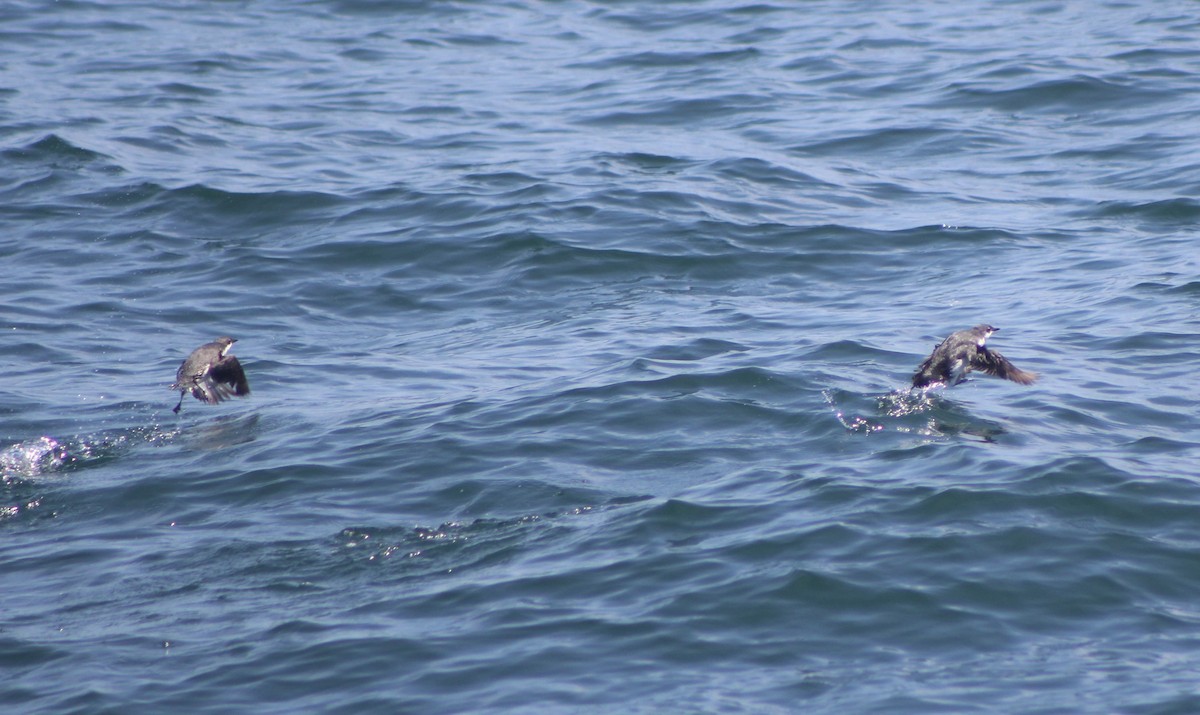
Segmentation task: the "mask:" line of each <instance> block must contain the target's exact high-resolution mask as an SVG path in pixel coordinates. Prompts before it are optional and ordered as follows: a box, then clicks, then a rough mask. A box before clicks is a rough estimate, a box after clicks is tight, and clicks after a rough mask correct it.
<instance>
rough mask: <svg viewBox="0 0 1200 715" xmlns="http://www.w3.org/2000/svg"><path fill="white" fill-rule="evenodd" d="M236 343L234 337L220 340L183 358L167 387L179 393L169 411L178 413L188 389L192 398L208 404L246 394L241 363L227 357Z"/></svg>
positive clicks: (248, 387)
mask: <svg viewBox="0 0 1200 715" xmlns="http://www.w3.org/2000/svg"><path fill="white" fill-rule="evenodd" d="M236 342H237V340H236V339H234V338H230V337H220V338H217V339H216V340H214V341H212V342H211V343H205V344H203V345H201V346H200V347H198V348H196V349H195V350H193V351H192V354H191V355H188V356H187V360H184V361H183V364H182V365H180V366H179V371H178V372H176V373H175V384H173V385H171V389H172V390H179V404H177V405H175V409H174V410H172V411H173V412H175V413H176V414H178V413H179V408H180V407H183V397H184V395H186V394H187V393H188V391H189V390H190V391H191V393H192V397H195V398H196V399H197V400H201V401H203V402H207V403H208V404H210V405H215V404H217V403H218V402H221V401H223V400H225V399H226V398H228V397H229V396H230V395H237V396H238V397H244V396H246V395H249V394H250V383H248V382H246V373H245V372H243V371H242V364H241V363H240V362H238V359H237V358H235V357H234V356H232V355H228V354H227V353H228V352H229V348H231V347H233V344H234V343H236Z"/></svg>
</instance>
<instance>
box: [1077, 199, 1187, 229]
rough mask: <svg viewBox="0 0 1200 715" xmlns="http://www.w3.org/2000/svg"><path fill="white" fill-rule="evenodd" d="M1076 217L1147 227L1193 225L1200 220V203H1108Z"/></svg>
mask: <svg viewBox="0 0 1200 715" xmlns="http://www.w3.org/2000/svg"><path fill="white" fill-rule="evenodd" d="M1075 215H1076V216H1080V217H1087V218H1091V219H1095V220H1104V219H1121V220H1127V219H1133V220H1137V221H1141V222H1143V225H1146V226H1159V225H1166V226H1174V225H1178V224H1183V225H1192V224H1194V223H1196V221H1198V220H1200V201H1197V200H1196V199H1186V198H1175V199H1163V200H1161V201H1150V202H1146V203H1132V202H1126V201H1106V202H1102V203H1099V204H1097V205H1095V206H1094V207H1091V208H1088V209H1085V210H1082V211H1079V212H1076V214H1075Z"/></svg>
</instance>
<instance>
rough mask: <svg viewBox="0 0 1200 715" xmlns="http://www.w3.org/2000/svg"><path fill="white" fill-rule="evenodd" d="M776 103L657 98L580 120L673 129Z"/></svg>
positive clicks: (734, 97)
mask: <svg viewBox="0 0 1200 715" xmlns="http://www.w3.org/2000/svg"><path fill="white" fill-rule="evenodd" d="M773 103H774V100H772V99H769V98H764V97H761V96H757V95H750V94H721V95H716V96H709V97H703V98H678V99H656V100H651V101H647V102H644V103H640V104H634V105H633V106H632V107H631V108H630V109H623V110H619V111H612V112H605V113H602V114H592V115H590V116H585V117H583V118H581V119H579V120H577V123H578V124H582V125H584V126H594V127H612V126H623V125H648V126H673V125H680V124H684V123H685V121H684V120H686V123H687V124H688V125H696V124H699V125H703V124H704V123H707V122H716V121H720V120H724V119H726V118H728V117H732V116H739V115H744V114H752V113H753V112H754V111H756V110H761V109H762V108H764V107H767V106H770V105H772V104H773Z"/></svg>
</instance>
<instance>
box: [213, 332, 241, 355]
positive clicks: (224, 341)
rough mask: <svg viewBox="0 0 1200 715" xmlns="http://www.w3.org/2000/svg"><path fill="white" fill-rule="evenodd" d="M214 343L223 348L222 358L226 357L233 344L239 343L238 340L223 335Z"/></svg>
mask: <svg viewBox="0 0 1200 715" xmlns="http://www.w3.org/2000/svg"><path fill="white" fill-rule="evenodd" d="M213 342H214V343H216V344H217V345H220V346H221V357H225V353H227V352H229V348H231V347H233V344H234V343H236V342H237V338H231V337H229V336H227V335H223V336H221V337H219V338H217V339H216V340H214V341H213Z"/></svg>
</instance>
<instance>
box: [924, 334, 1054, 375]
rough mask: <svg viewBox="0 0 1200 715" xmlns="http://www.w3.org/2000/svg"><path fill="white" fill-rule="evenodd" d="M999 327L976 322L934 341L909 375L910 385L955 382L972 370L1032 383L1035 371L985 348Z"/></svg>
mask: <svg viewBox="0 0 1200 715" xmlns="http://www.w3.org/2000/svg"><path fill="white" fill-rule="evenodd" d="M999 329H1000V328H993V327H992V326H990V325H976V326H975V327H974V328H970V329H968V330H960V331H958V332H957V333H952V334H951V335H950V337H948V338H946V339H945V340H943V341H942V342H940V343H938V346H937V347H936V348H934V349H933V353H932V354H931V355H930V356H929V357H928V358H926V359H925V362H923V363H921V367H919V368H917V372H916V374H915V375H913V380H912V384H913V387H929V386H931V385H946V386H950V385H957V384H958V383H960V382H962V381H963V380H964V379H966V376H967V373H968V372H971V371H972V370H978V371H979V372H985V373H987V374H989V375H994V376H996V377H1002V378H1004V379H1005V380H1012V381H1013V382H1016V383H1020V384H1022V385H1029V384H1032V383H1033V381H1034V380H1036V379H1037V374H1035V373H1032V372H1026V371H1025V370H1021V369H1020V368H1018V367H1017V366H1016V365H1013V364H1012V363H1011V362H1009V361H1008V358H1006V357H1004V356H1003V355H1001V354H1000V353H998V352H996V351H995V350H988V349H987V346H985V345H984V343H985V342H986V341H987V339H988V338H989V337H990V336H991V334H992V333H994V332H996V331H997V330H999Z"/></svg>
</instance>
